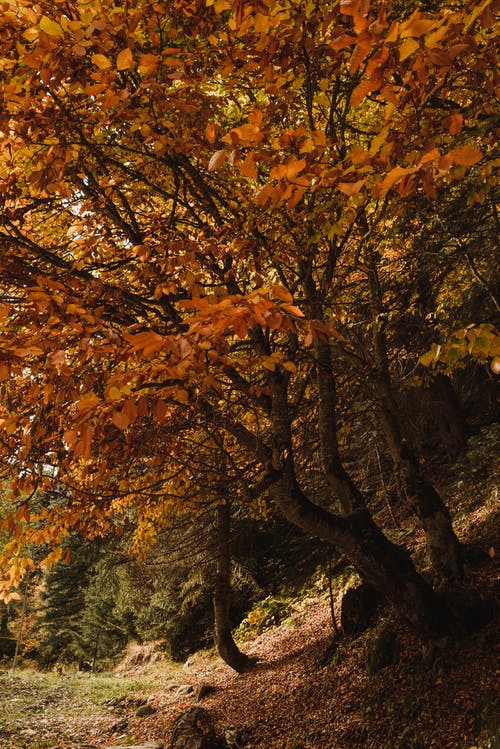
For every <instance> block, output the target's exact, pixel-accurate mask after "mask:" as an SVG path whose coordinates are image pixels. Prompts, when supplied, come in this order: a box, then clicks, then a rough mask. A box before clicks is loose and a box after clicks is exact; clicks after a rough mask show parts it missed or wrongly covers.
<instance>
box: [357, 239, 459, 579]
mask: <svg viewBox="0 0 500 749" xmlns="http://www.w3.org/2000/svg"><path fill="white" fill-rule="evenodd" d="M369 286H370V294H371V303H372V311H373V323H372V339H373V353H374V359H375V372H374V376H373V385H374V391H375V395H376V398H377V401H378V409H379V414H380V422H381V426H382V430H383V433H384V436H385V439H386V442H387V446H388V448H389V451H390V453H391V457H392V459H393V461H394V465H395V467H396V470H397V471H398V473H399V475H400V476H401V478H402V479H403V481H404V484H405V488H406V492H407V495H408V497H409V499H410V500H411V502H412V507H413V510H414V512H415V514H416V515H417V517H418V518H419V520H420V522H421V525H422V528H423V530H424V533H425V537H426V542H427V550H428V553H429V557H430V560H431V563H432V567H433V570H434V572H435V574H436V577H437V581H436V582H438V583H439V584H447V583H453V582H455V581H457V580H459V579H460V578H461V577H462V574H463V567H462V554H461V546H460V542H459V540H458V538H457V536H456V535H455V531H454V530H453V526H452V523H451V516H450V513H449V511H448V509H447V507H446V506H445V504H444V502H443V500H442V499H441V496H440V495H439V493H438V492H437V490H436V489H435V487H434V486H433V485H432V484H431V483H430V481H428V480H427V479H426V478H425V477H424V476H423V475H422V471H421V468H420V464H419V462H418V459H417V457H416V456H415V455H414V453H413V451H412V450H411V448H410V446H409V444H408V440H407V439H406V438H405V436H404V434H403V430H402V425H401V419H400V418H399V414H398V406H397V403H396V399H395V397H394V392H393V387H392V380H391V375H390V368H389V359H388V355H387V341H386V335H385V331H384V327H383V322H382V319H381V317H380V315H381V313H382V312H383V305H382V291H381V289H380V284H379V279H378V270H377V260H376V253H374V252H373V253H372V263H371V268H370V272H369Z"/></svg>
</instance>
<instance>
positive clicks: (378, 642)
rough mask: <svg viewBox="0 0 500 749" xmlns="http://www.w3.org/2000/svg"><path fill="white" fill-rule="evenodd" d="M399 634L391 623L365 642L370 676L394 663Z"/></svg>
mask: <svg viewBox="0 0 500 749" xmlns="http://www.w3.org/2000/svg"><path fill="white" fill-rule="evenodd" d="M397 642H398V639H397V634H396V632H395V631H394V630H393V629H392V627H390V626H389V625H385V626H383V627H382V628H381V629H380V630H379V631H378V632H376V633H375V634H374V635H373V636H372V637H370V638H368V639H367V640H366V643H365V664H366V670H367V672H368V674H369V676H373V674H376V673H377V672H378V671H380V670H381V669H382V668H385V667H386V666H390V665H391V663H394V659H395V657H396V650H397Z"/></svg>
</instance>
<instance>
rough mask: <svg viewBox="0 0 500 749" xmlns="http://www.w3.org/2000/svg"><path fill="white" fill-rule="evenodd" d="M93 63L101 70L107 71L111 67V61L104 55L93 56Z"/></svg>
mask: <svg viewBox="0 0 500 749" xmlns="http://www.w3.org/2000/svg"><path fill="white" fill-rule="evenodd" d="M92 62H93V63H94V65H96V66H97V67H98V68H100V69H101V70H106V68H110V67H111V60H108V58H107V57H105V56H104V55H99V54H95V55H92Z"/></svg>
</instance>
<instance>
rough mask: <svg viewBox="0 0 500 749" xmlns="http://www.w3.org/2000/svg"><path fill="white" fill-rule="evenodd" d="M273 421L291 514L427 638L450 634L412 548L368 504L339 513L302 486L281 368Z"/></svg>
mask: <svg viewBox="0 0 500 749" xmlns="http://www.w3.org/2000/svg"><path fill="white" fill-rule="evenodd" d="M271 421H272V428H273V461H272V469H273V471H274V475H275V481H274V483H273V484H272V486H271V489H270V494H271V497H272V499H273V500H274V501H275V502H276V503H277V505H278V506H279V507H280V509H281V511H282V512H283V514H284V515H285V517H286V518H287V520H289V521H290V522H291V523H294V524H295V525H297V526H298V527H299V528H301V529H302V530H304V531H305V532H306V533H309V534H311V535H313V536H317V537H318V538H321V539H324V540H326V541H329V542H331V543H332V544H333V545H334V546H335V547H336V549H337V550H338V551H340V552H341V553H344V554H345V555H346V556H347V557H348V558H349V559H350V560H351V562H352V563H353V565H354V566H355V567H356V569H357V571H358V572H359V574H360V575H361V577H362V578H363V579H364V580H366V581H367V582H368V583H370V584H371V585H373V586H374V587H375V588H376V589H377V590H379V591H380V592H381V593H382V594H383V595H384V596H385V598H386V599H387V600H388V601H389V602H390V603H391V604H392V605H393V607H394V608H395V610H396V612H397V613H398V614H399V615H400V616H402V617H403V618H404V619H405V620H406V621H407V622H408V623H409V624H410V625H411V626H412V627H413V628H414V629H415V630H416V631H417V633H418V634H419V635H420V636H421V637H422V638H423V639H424V640H426V639H432V638H436V637H442V636H444V635H445V634H447V633H448V632H449V628H450V627H449V620H448V616H447V613H446V610H445V608H444V605H443V603H442V601H441V599H440V598H439V596H438V595H437V594H436V593H435V592H434V591H433V589H432V588H431V586H430V585H429V584H428V583H427V582H426V581H425V580H424V578H423V577H422V576H421V575H419V573H418V572H417V570H416V569H415V566H414V564H413V562H412V559H411V557H410V555H409V554H408V552H407V551H406V550H405V549H403V548H401V547H399V546H396V545H395V544H393V543H392V542H391V541H389V539H388V538H386V537H385V536H384V534H383V533H382V531H381V530H380V529H379V528H378V527H377V526H376V525H375V523H374V522H373V519H372V517H371V515H370V513H369V511H368V510H367V509H358V510H356V511H354V512H353V513H351V514H350V515H348V516H347V517H339V516H336V515H334V514H332V513H330V512H328V511H327V510H325V509H323V508H322V507H319V506H318V505H316V504H314V503H313V502H312V501H311V500H310V499H309V498H308V497H307V496H306V495H305V494H304V492H303V491H302V490H301V488H300V486H299V484H298V482H297V479H296V476H295V469H294V461H293V451H292V435H291V425H290V418H289V414H288V402H287V389H286V375H282V374H280V373H279V372H275V373H274V374H273V376H272V409H271Z"/></svg>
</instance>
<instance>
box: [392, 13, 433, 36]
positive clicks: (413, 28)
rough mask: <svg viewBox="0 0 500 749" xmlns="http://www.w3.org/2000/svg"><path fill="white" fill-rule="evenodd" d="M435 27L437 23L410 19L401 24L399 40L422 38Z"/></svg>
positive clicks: (423, 19)
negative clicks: (413, 37) (411, 37)
mask: <svg viewBox="0 0 500 749" xmlns="http://www.w3.org/2000/svg"><path fill="white" fill-rule="evenodd" d="M437 25H438V21H435V20H432V21H431V20H428V19H426V18H413V17H412V18H410V19H409V20H408V21H407V22H406V23H402V24H401V34H400V36H401V39H406V37H408V36H423V35H424V34H427V32H428V31H430V30H431V29H434V28H436V26H437Z"/></svg>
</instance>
